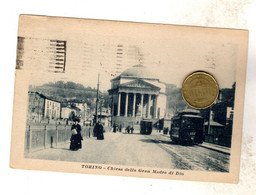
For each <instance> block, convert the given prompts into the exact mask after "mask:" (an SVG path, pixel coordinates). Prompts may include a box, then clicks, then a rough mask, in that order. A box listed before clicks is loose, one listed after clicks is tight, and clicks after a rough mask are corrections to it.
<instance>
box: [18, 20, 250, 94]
mask: <svg viewBox="0 0 256 195" xmlns="http://www.w3.org/2000/svg"><path fill="white" fill-rule="evenodd" d="M63 22H65V23H63ZM60 24H63V25H60ZM20 26H22V27H23V28H21V29H24V30H20V31H19V36H23V37H25V41H24V56H23V59H24V69H25V70H27V71H28V72H30V75H31V77H30V84H32V85H42V84H44V83H48V82H56V81H58V80H63V81H73V82H77V83H81V84H83V85H84V86H86V87H87V86H90V87H92V88H96V86H97V79H98V73H99V75H100V90H103V91H106V90H108V89H110V80H111V79H113V78H115V77H116V76H118V75H119V74H120V73H121V72H123V71H124V70H126V69H127V68H130V67H132V66H134V65H137V64H142V65H144V66H146V67H147V68H148V69H149V70H150V71H151V72H153V73H154V74H155V75H156V76H157V77H158V78H159V79H160V80H161V81H163V82H166V83H170V84H175V85H176V86H178V87H181V85H182V82H183V80H184V79H185V78H186V76H188V75H189V74H190V73H192V72H194V71H202V70H203V71H206V72H209V73H210V74H212V75H213V76H214V77H215V78H216V80H217V82H218V84H219V87H220V88H230V87H231V86H232V84H233V83H234V82H235V76H236V68H237V65H238V64H237V63H238V60H239V59H238V58H239V51H240V49H241V47H242V46H241V45H243V43H245V42H242V41H243V36H244V32H242V33H241V32H237V31H234V30H228V29H213V28H211V29H210V28H199V27H185V26H171V25H149V24H143V25H141V24H139V23H125V22H107V21H93V20H87V21H85V20H78V19H66V20H65V21H63V20H61V19H59V18H51V20H49V19H47V20H46V19H45V18H39V19H38V18H33V17H32V18H30V17H29V18H26V17H25V19H24V22H21V24H20ZM28 27H30V28H28ZM71 27H72V28H71ZM239 33H240V34H239ZM241 37H242V38H241ZM52 39H54V40H55V39H58V40H64V41H66V68H65V72H64V73H51V72H49V63H50V59H51V58H52V57H53V56H52V53H49V50H50V49H49V48H50V47H49V46H48V45H49V40H52ZM54 55H55V54H54ZM227 75H228V76H227Z"/></svg>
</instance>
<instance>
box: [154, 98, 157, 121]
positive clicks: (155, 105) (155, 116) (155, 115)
mask: <svg viewBox="0 0 256 195" xmlns="http://www.w3.org/2000/svg"><path fill="white" fill-rule="evenodd" d="M154 100H155V104H154V118H157V95H156V96H155V99H154Z"/></svg>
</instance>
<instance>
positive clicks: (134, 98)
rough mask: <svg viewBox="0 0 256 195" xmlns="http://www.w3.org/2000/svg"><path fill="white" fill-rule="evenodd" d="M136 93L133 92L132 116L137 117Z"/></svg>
mask: <svg viewBox="0 0 256 195" xmlns="http://www.w3.org/2000/svg"><path fill="white" fill-rule="evenodd" d="M135 104H136V93H134V94H133V107H132V116H133V117H135Z"/></svg>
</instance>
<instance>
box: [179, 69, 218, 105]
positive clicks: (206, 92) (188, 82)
mask: <svg viewBox="0 0 256 195" xmlns="http://www.w3.org/2000/svg"><path fill="white" fill-rule="evenodd" d="M218 95H219V87H218V83H217V81H216V80H215V79H214V77H213V76H212V75H210V74H208V73H206V72H194V73H192V74H190V75H189V76H188V77H187V78H186V79H185V80H184V82H183V84H182V97H183V99H184V100H185V101H186V102H187V103H188V104H189V105H190V106H191V107H193V108H197V109H204V108H208V107H210V106H211V105H212V104H213V103H214V102H215V100H216V99H217V97H218Z"/></svg>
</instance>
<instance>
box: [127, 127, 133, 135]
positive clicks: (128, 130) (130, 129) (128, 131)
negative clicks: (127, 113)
mask: <svg viewBox="0 0 256 195" xmlns="http://www.w3.org/2000/svg"><path fill="white" fill-rule="evenodd" d="M126 131H127V133H130V132H131V134H133V131H134V128H133V127H130V126H129V125H128V126H127V127H126Z"/></svg>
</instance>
